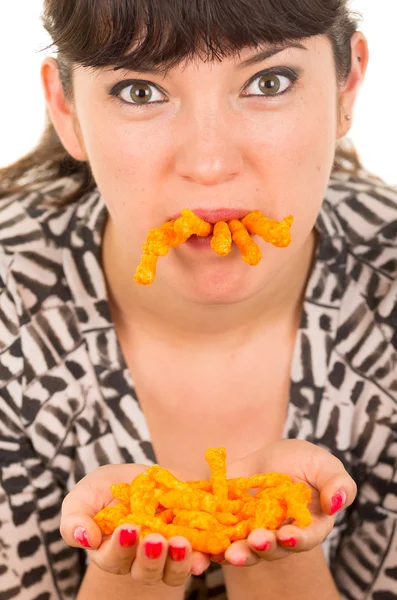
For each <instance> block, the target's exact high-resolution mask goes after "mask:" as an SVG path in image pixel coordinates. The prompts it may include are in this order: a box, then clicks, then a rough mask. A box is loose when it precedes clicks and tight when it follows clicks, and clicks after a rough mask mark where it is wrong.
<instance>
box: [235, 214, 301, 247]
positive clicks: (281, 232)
mask: <svg viewBox="0 0 397 600" xmlns="http://www.w3.org/2000/svg"><path fill="white" fill-rule="evenodd" d="M293 220H294V217H293V216H292V215H289V216H288V217H286V218H285V219H283V220H282V221H281V222H279V221H274V220H273V219H268V218H267V217H265V216H264V215H263V214H262V213H261V212H260V211H259V210H254V211H253V212H251V213H249V214H248V215H246V216H245V217H244V218H243V219H241V222H242V223H243V224H244V226H245V227H246V228H247V229H248V231H249V232H250V233H251V234H252V235H259V236H260V237H261V238H262V239H263V240H265V242H269V243H270V244H273V245H274V246H277V247H278V248H285V247H286V246H289V244H290V243H291V234H290V228H291V225H292V223H293Z"/></svg>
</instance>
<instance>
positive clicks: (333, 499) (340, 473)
mask: <svg viewBox="0 0 397 600" xmlns="http://www.w3.org/2000/svg"><path fill="white" fill-rule="evenodd" d="M309 466H310V471H309V469H308V470H307V472H305V476H306V480H307V482H308V483H309V484H310V485H311V486H312V487H314V488H315V489H317V490H318V491H319V492H320V503H321V508H322V510H323V511H324V513H325V514H327V515H331V514H335V512H337V511H338V510H340V509H341V508H346V507H347V506H350V504H352V502H353V501H354V499H355V497H356V494H357V485H356V483H355V481H354V479H352V478H351V477H350V475H349V474H348V472H347V471H346V469H345V467H344V465H343V463H342V461H341V460H339V459H338V458H337V457H336V456H333V455H332V454H331V453H330V452H329V451H328V450H325V449H324V448H317V450H316V453H315V454H314V455H312V460H311V461H309ZM305 471H306V470H305Z"/></svg>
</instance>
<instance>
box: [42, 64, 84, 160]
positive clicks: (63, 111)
mask: <svg viewBox="0 0 397 600" xmlns="http://www.w3.org/2000/svg"><path fill="white" fill-rule="evenodd" d="M41 82H42V86H43V90H44V95H45V100H46V104H47V109H48V112H49V115H50V118H51V121H52V124H53V125H54V128H55V130H56V132H57V134H58V137H59V139H60V140H61V142H62V145H63V146H64V148H65V149H66V150H67V152H68V153H69V154H70V155H71V156H72V157H73V158H74V159H76V160H79V161H87V160H88V156H87V152H86V149H85V147H84V141H83V137H82V135H81V130H80V126H79V123H78V119H77V117H76V115H75V112H74V107H73V105H72V103H71V102H69V101H68V100H67V99H66V97H65V93H64V90H63V87H62V83H61V78H60V75H59V67H58V61H57V60H56V59H55V58H50V57H47V58H45V59H44V61H43V63H42V65H41Z"/></svg>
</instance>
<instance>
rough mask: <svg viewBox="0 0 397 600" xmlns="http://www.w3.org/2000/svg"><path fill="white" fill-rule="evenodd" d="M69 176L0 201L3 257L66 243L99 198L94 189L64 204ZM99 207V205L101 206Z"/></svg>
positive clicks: (71, 185) (71, 183)
mask: <svg viewBox="0 0 397 600" xmlns="http://www.w3.org/2000/svg"><path fill="white" fill-rule="evenodd" d="M76 185H77V184H76V181H75V180H74V179H73V178H72V177H63V178H59V179H58V180H57V181H55V182H52V183H49V184H47V185H45V184H43V185H42V186H41V187H39V188H38V189H34V190H32V191H29V192H25V193H18V194H13V195H10V196H6V197H5V198H2V199H1V200H0V247H1V249H2V250H3V252H5V253H7V254H15V253H29V252H35V251H43V250H46V251H49V250H53V251H54V250H57V249H58V250H60V249H62V248H64V247H66V246H68V245H69V244H70V238H71V236H72V235H73V232H74V231H75V230H76V229H77V228H78V224H79V222H83V223H85V222H86V221H87V220H88V219H89V216H90V215H92V211H93V209H94V207H95V206H96V205H97V204H98V199H100V198H101V196H100V194H99V191H98V190H97V189H95V190H94V191H91V192H89V193H87V194H85V195H82V196H81V197H80V198H79V199H78V200H77V201H76V202H73V203H72V204H70V203H69V204H66V203H65V202H64V200H63V198H64V196H65V194H66V192H70V191H73V188H74V187H76ZM101 206H102V205H101Z"/></svg>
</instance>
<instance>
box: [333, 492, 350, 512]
mask: <svg viewBox="0 0 397 600" xmlns="http://www.w3.org/2000/svg"><path fill="white" fill-rule="evenodd" d="M346 498H347V495H346V492H345V491H344V490H338V491H337V492H336V494H334V495H333V496H332V500H331V508H330V514H331V515H334V514H335V513H336V512H338V510H340V509H341V508H342V507H343V505H344V504H345V502H346Z"/></svg>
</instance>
